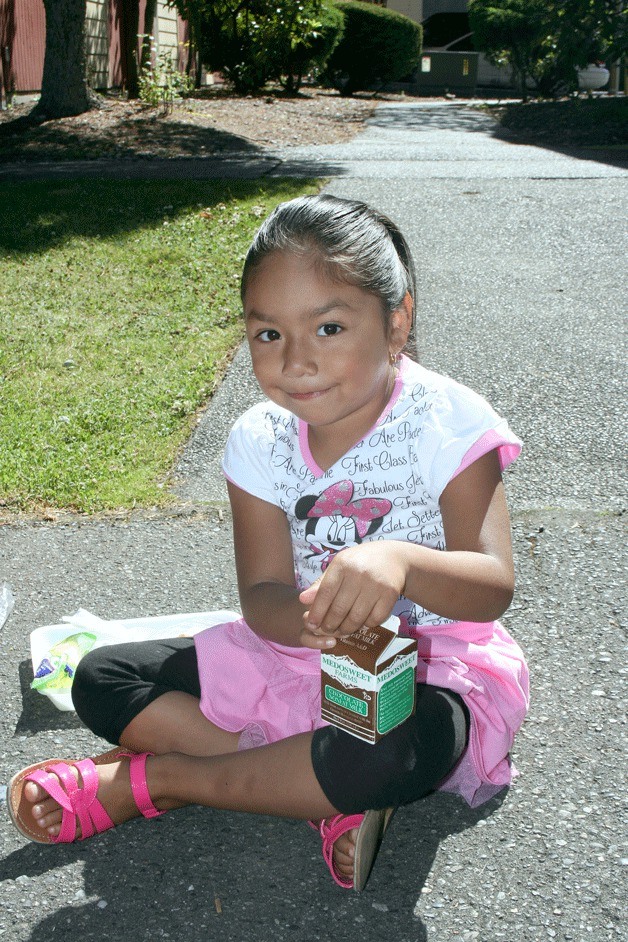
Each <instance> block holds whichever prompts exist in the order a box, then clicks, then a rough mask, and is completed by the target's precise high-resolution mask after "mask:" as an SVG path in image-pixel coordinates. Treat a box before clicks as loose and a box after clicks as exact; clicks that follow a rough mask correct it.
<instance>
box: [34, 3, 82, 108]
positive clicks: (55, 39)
mask: <svg viewBox="0 0 628 942" xmlns="http://www.w3.org/2000/svg"><path fill="white" fill-rule="evenodd" d="M86 5H87V4H86V0H44V7H45V10H46V53H45V56H44V74H43V79H42V85H41V98H40V99H39V103H38V104H37V105H36V107H35V108H34V109H33V112H32V113H33V114H34V115H35V114H36V115H37V116H38V117H45V118H64V117H67V116H69V115H74V114H82V113H83V112H84V111H88V110H89V108H90V107H91V101H92V99H91V96H90V92H89V88H88V86H87V76H86V70H85V8H86Z"/></svg>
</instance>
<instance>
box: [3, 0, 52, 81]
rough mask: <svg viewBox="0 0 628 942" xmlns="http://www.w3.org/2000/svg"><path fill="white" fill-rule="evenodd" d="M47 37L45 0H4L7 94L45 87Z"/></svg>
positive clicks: (4, 77)
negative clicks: (43, 1) (42, 80)
mask: <svg viewBox="0 0 628 942" xmlns="http://www.w3.org/2000/svg"><path fill="white" fill-rule="evenodd" d="M45 41H46V14H45V12H44V5H43V3H42V0H0V51H1V60H2V86H3V88H4V91H5V94H9V95H10V94H11V92H13V91H16V92H21V91H33V90H35V91H36V90H39V89H40V88H41V77H42V73H43V69H44V47H45Z"/></svg>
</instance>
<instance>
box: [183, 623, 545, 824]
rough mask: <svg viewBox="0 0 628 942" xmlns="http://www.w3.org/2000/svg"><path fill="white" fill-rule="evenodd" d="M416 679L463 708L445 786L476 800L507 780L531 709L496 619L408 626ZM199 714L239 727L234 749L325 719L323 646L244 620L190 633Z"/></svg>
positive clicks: (516, 653)
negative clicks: (415, 651) (463, 736)
mask: <svg viewBox="0 0 628 942" xmlns="http://www.w3.org/2000/svg"><path fill="white" fill-rule="evenodd" d="M408 633H409V634H411V635H413V636H415V637H416V638H417V641H418V648H419V660H418V665H417V681H419V682H420V683H424V684H425V683H426V684H433V685H434V686H437V687H446V688H447V689H450V690H453V691H455V692H456V693H458V694H460V696H462V697H463V698H464V701H465V703H466V705H467V707H468V709H469V713H470V716H471V727H470V731H469V746H468V748H467V749H466V750H465V752H464V754H463V756H462V758H461V759H460V761H459V762H458V764H457V765H456V766H455V768H454V769H453V770H452V772H451V773H450V774H449V775H448V776H447V777H446V778H445V779H444V780H443V782H441V785H440V788H441V789H442V790H443V791H452V792H456V793H457V794H460V795H462V796H463V797H464V798H465V799H466V801H467V802H468V803H469V804H470V805H471V806H473V807H474V806H476V805H479V804H482V803H483V802H485V801H487V800H488V799H489V798H491V797H492V796H493V795H494V794H496V793H497V792H498V791H501V789H502V788H503V787H504V786H505V785H508V784H509V783H510V781H511V780H512V777H513V775H515V774H516V770H515V769H514V767H513V766H512V765H511V762H510V759H509V752H510V749H511V748H512V743H513V739H514V736H515V733H516V731H517V730H518V729H519V727H520V725H521V723H522V722H523V719H524V717H525V714H526V711H527V707H528V670H527V667H526V663H525V660H524V657H523V653H522V651H521V649H520V648H519V646H518V645H517V644H516V643H515V641H513V639H512V638H511V637H510V635H509V634H508V632H507V631H506V630H505V629H504V627H503V626H502V625H501V624H500V623H499V622H490V623H487V624H479V623H475V622H454V623H449V624H445V625H440V626H424V627H423V628H412V629H409V631H408ZM194 640H195V644H196V652H197V655H198V670H199V677H200V683H201V702H200V707H201V711H202V712H203V714H204V715H205V716H206V717H207V719H208V720H210V721H211V722H212V723H214V724H215V725H216V726H219V727H220V728H221V729H226V730H229V731H230V732H240V733H241V736H240V742H239V748H240V749H250V748H253V747H255V746H262V745H265V744H266V743H271V742H276V741H277V740H279V739H285V738H286V737H287V736H293V735H296V734H297V733H305V732H312V731H313V730H315V729H319V728H320V727H322V726H326V725H327V724H326V723H325V722H324V721H323V720H322V719H321V696H320V694H321V691H320V686H321V668H320V653H319V652H318V651H313V650H310V649H309V648H287V647H284V646H282V645H279V644H274V643H273V642H271V641H265V640H263V639H262V638H259V637H258V636H257V635H256V634H255V633H254V632H253V631H252V630H251V629H250V628H249V627H248V625H247V624H246V622H245V621H244V620H243V619H240V620H239V621H234V622H227V623H225V624H221V625H216V626H215V627H213V628H208V629H206V630H205V631H202V632H200V633H199V634H197V635H196V636H195V639H194Z"/></svg>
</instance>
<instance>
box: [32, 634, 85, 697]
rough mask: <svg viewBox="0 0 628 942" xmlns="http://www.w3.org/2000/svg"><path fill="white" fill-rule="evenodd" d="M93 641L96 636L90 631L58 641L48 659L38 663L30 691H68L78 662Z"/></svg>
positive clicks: (51, 649)
mask: <svg viewBox="0 0 628 942" xmlns="http://www.w3.org/2000/svg"><path fill="white" fill-rule="evenodd" d="M95 641H96V635H94V634H92V633H91V632H90V631H80V632H78V634H75V635H69V636H68V637H67V638H64V639H63V641H58V642H57V643H56V644H55V645H53V647H52V648H50V651H49V652H48V657H45V658H44V659H43V660H42V661H40V663H39V666H38V668H37V670H36V671H35V678H34V680H33V682H32V683H31V687H32V689H33V690H39V691H41V692H42V693H43V692H44V691H46V690H69V689H70V687H71V686H72V680H73V679H74V672H75V670H76V667H77V664H78V662H79V661H80V660H81V658H82V657H83V655H84V654H87V652H88V651H90V650H91V649H92V647H93V646H94V642H95Z"/></svg>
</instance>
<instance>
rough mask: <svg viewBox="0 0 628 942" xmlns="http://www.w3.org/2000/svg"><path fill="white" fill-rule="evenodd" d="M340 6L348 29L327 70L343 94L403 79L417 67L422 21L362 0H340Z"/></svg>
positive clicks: (332, 81)
mask: <svg viewBox="0 0 628 942" xmlns="http://www.w3.org/2000/svg"><path fill="white" fill-rule="evenodd" d="M336 6H337V7H338V8H339V9H340V10H341V11H342V13H343V15H344V18H345V29H344V35H343V37H342V40H341V42H340V43H339V44H338V46H337V47H336V49H335V50H334V52H333V53H332V55H331V57H330V59H329V62H328V64H327V69H326V73H325V74H326V77H327V78H328V80H329V81H330V82H331V84H332V85H334V86H335V87H336V88H338V89H339V91H341V93H342V94H343V95H352V94H353V92H356V91H358V90H359V89H367V88H370V87H371V86H372V85H375V84H377V83H379V82H396V81H399V80H400V79H402V78H404V77H405V76H406V75H409V74H410V73H411V72H412V71H413V70H414V69H415V68H416V67H417V65H418V64H419V59H420V56H421V41H422V36H423V31H422V29H421V27H420V26H419V24H418V23H415V22H414V21H413V20H411V19H409V17H407V16H404V15H403V14H401V13H397V12H396V11H394V10H388V9H387V8H386V7H380V6H377V5H376V4H374V3H363V2H360V0H337V3H336Z"/></svg>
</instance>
